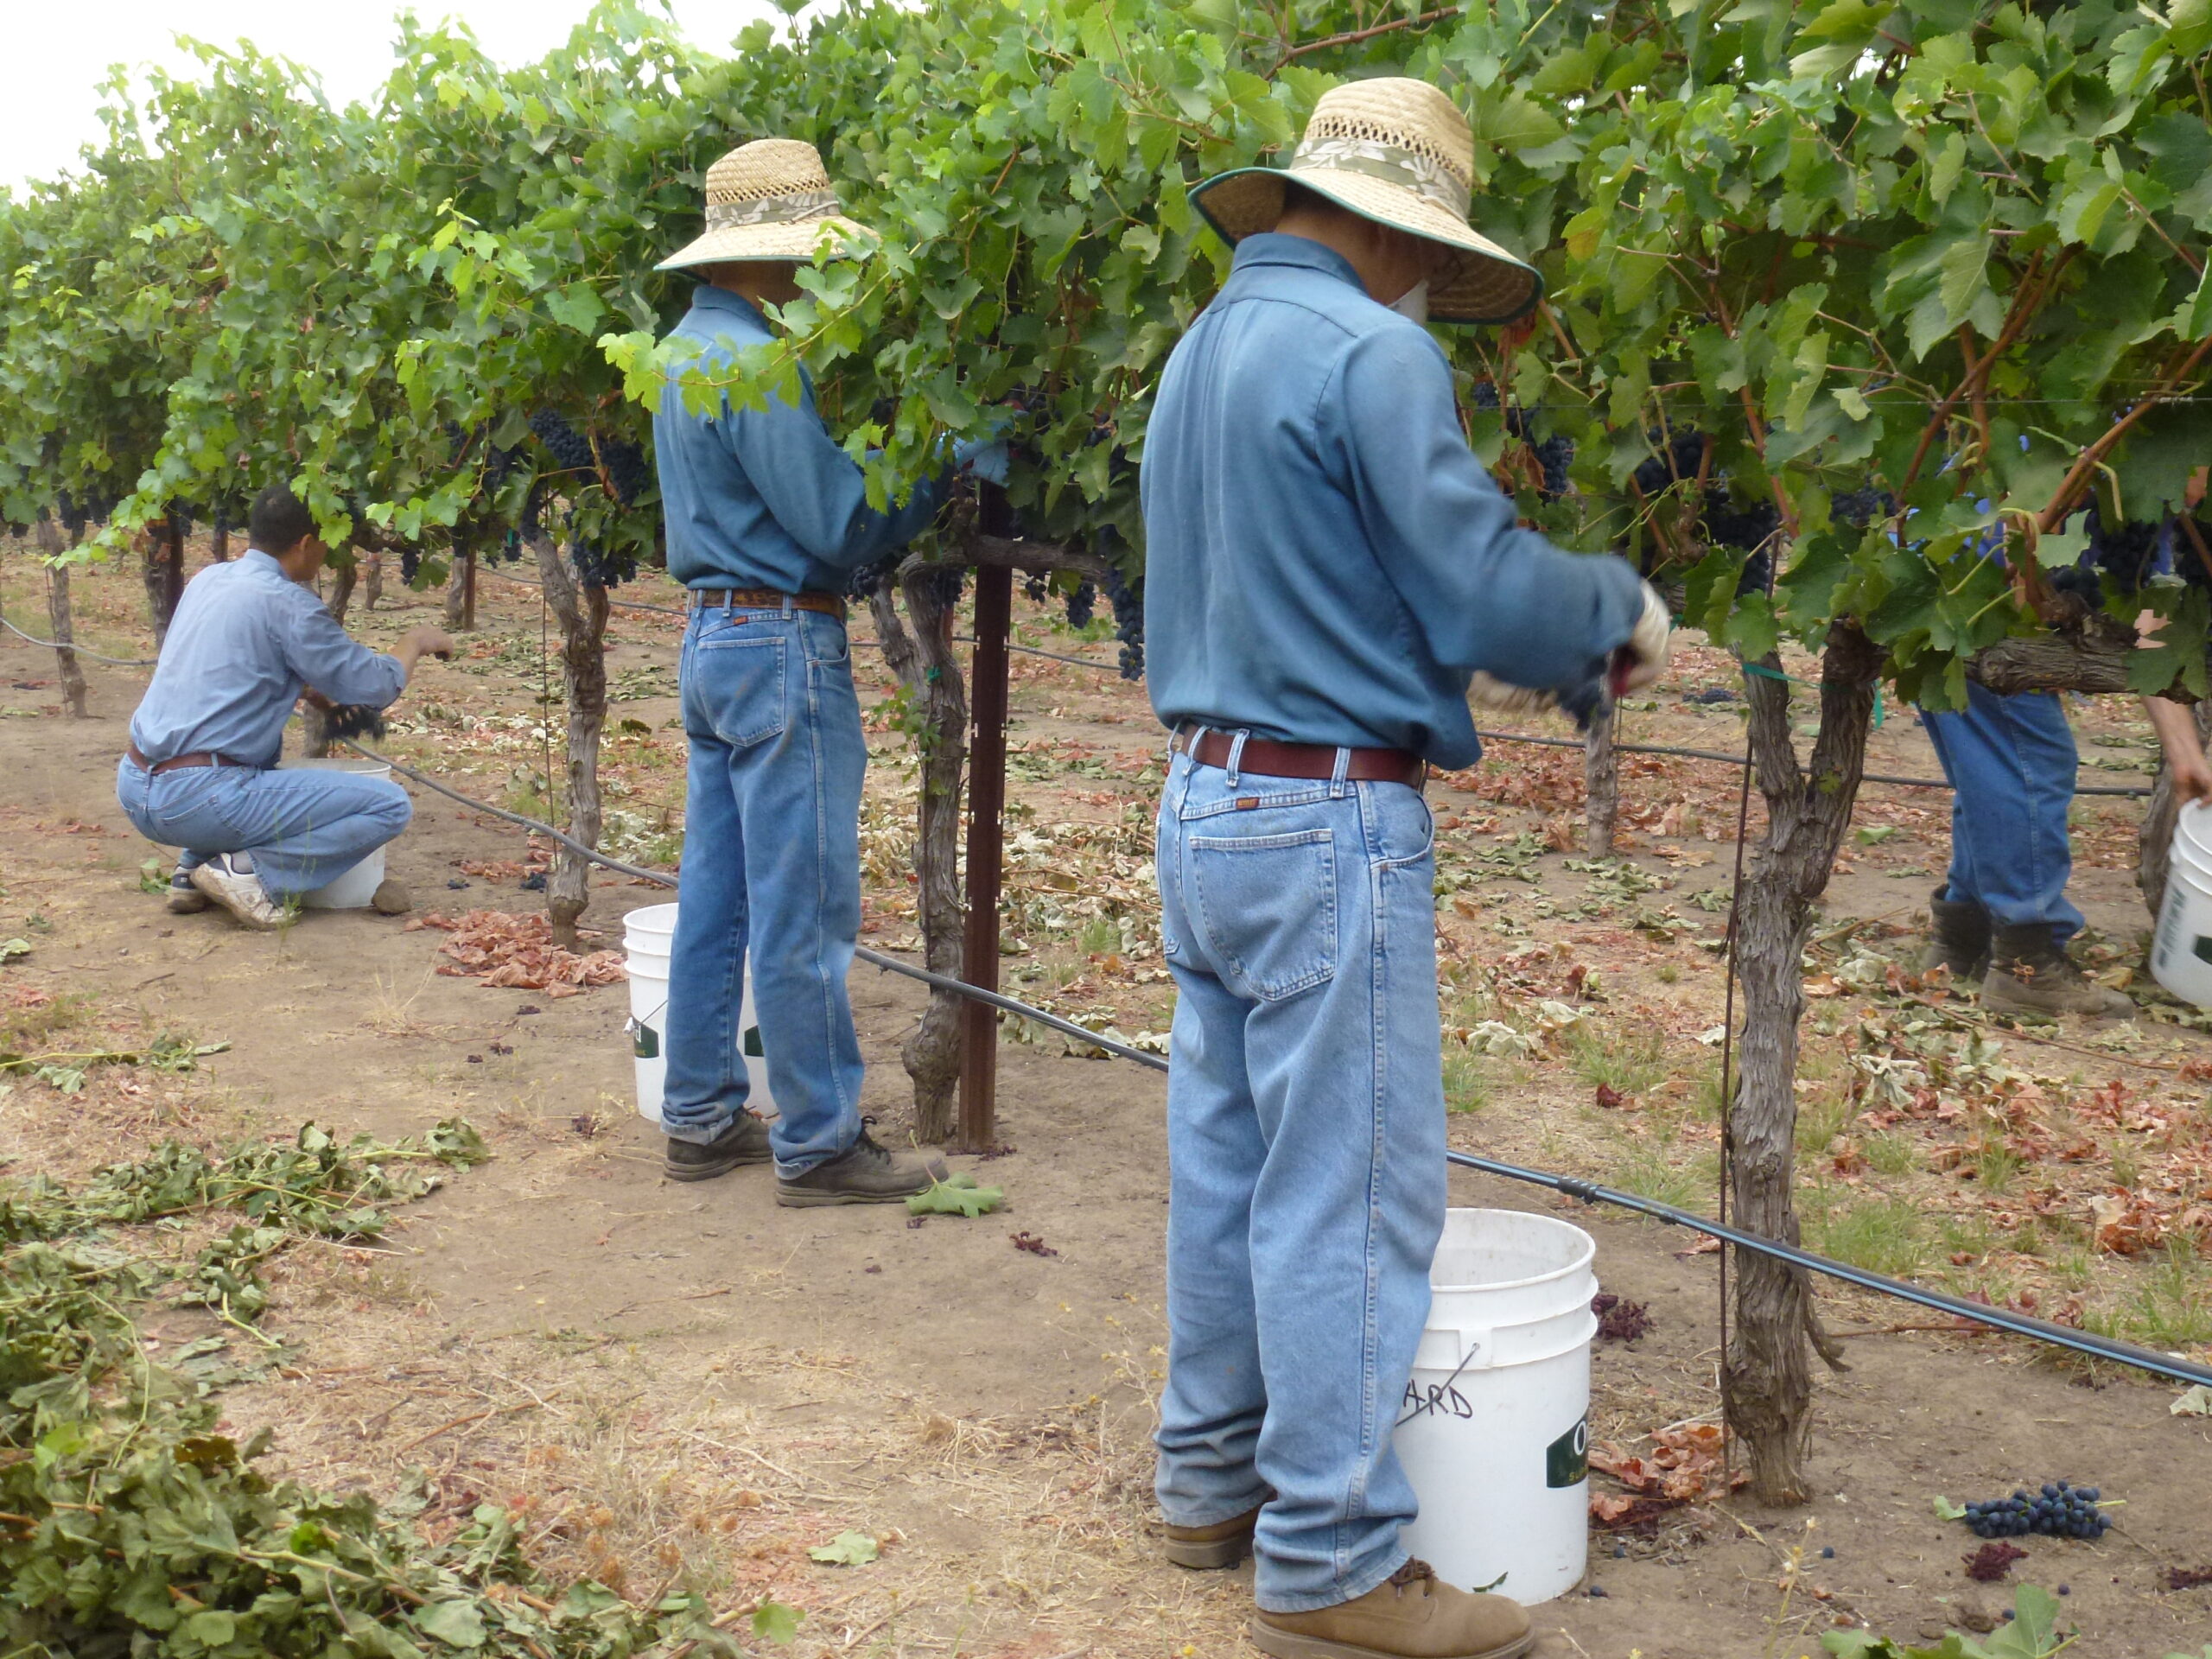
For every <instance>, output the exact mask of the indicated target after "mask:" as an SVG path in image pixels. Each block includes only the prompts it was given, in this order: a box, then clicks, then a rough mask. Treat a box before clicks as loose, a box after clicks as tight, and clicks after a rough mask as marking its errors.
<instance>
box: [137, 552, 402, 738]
mask: <svg viewBox="0 0 2212 1659" xmlns="http://www.w3.org/2000/svg"><path fill="white" fill-rule="evenodd" d="M307 686H312V687H313V688H314V689H315V690H317V691H320V692H321V693H322V694H323V696H327V697H328V698H329V699H330V700H331V701H332V702H358V703H365V704H367V705H368V706H369V707H371V708H372V709H381V708H383V707H384V706H385V704H386V703H388V702H392V701H394V700H395V699H396V698H397V696H399V694H400V693H401V692H402V691H403V690H405V689H406V687H407V671H406V670H405V669H404V668H402V667H401V666H400V665H399V659H398V658H397V657H387V656H385V655H384V654H382V653H381V652H373V651H371V650H370V649H369V648H368V647H367V646H366V645H362V644H360V643H359V641H357V640H355V639H351V638H349V637H348V636H347V634H346V630H345V629H343V628H341V627H340V626H338V624H337V623H336V622H335V621H334V620H332V618H331V614H330V613H329V612H328V611H326V610H324V609H323V608H322V601H321V600H319V599H317V598H316V597H315V594H314V592H313V591H312V590H311V589H309V588H303V587H302V586H301V585H300V584H299V583H298V582H294V581H293V580H292V579H291V578H290V577H289V576H288V575H285V574H284V568H283V566H282V565H280V564H278V563H277V561H276V560H275V559H273V558H271V557H270V556H269V555H268V554H266V553H264V552H262V551H261V550H259V549H258V548H254V549H250V550H247V552H246V554H245V556H244V557H243V558H240V559H238V560H235V561H233V562H232V563H228V564H213V565H210V566H208V567H207V569H205V570H202V571H201V572H200V574H199V575H196V576H194V578H193V579H192V580H191V581H190V582H187V583H186V584H185V588H184V597H183V598H181V599H180V600H179V601H177V607H176V615H175V617H174V618H172V619H171V620H170V622H169V632H168V638H167V639H164V640H163V641H162V656H161V661H160V662H159V663H158V664H156V666H155V669H154V680H153V683H152V684H150V685H149V686H148V687H147V688H146V695H145V696H144V697H143V698H141V699H140V700H139V703H138V712H137V714H135V715H132V716H131V717H130V741H132V742H133V743H135V744H137V746H138V753H141V754H143V755H144V756H145V757H146V759H147V760H152V761H162V760H175V758H176V757H177V756H178V755H180V754H196V753H200V752H202V751H205V750H213V752H215V753H219V754H226V755H228V756H230V757H231V758H232V760H243V761H245V762H246V763H247V764H248V765H249V766H275V765H276V764H277V753H278V752H279V751H280V750H281V749H282V748H283V742H284V722H285V721H286V720H288V719H289V718H290V716H291V713H292V705H293V704H294V703H295V702H297V701H298V700H299V696H300V691H301V690H302V687H307Z"/></svg>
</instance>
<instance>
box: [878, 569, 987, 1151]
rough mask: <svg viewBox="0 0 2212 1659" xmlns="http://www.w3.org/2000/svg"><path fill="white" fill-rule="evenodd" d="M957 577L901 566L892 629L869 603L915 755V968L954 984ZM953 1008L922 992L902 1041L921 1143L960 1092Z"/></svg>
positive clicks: (943, 1131) (886, 604) (957, 939)
mask: <svg viewBox="0 0 2212 1659" xmlns="http://www.w3.org/2000/svg"><path fill="white" fill-rule="evenodd" d="M960 574H961V573H960V567H959V566H957V565H945V564H931V563H926V562H925V561H923V560H921V559H918V558H916V559H909V560H907V561H906V563H904V564H903V565H901V566H900V567H899V575H898V577H897V586H898V589H899V593H900V594H903V595H904V597H905V599H906V614H907V615H908V616H909V617H911V618H912V620H913V624H914V626H913V627H912V630H911V631H910V630H908V629H907V628H906V626H903V625H902V624H901V623H900V621H899V613H898V608H897V606H896V604H895V602H894V601H893V597H892V587H893V584H892V583H891V582H885V583H883V584H882V586H880V587H879V588H877V589H876V590H875V593H874V596H873V597H872V598H871V600H870V601H869V604H870V606H871V607H872V609H873V610H874V613H875V626H876V631H877V633H878V634H879V636H880V638H881V639H882V641H883V656H884V660H885V661H886V662H887V664H889V665H890V667H891V670H892V671H893V673H895V674H896V675H898V677H899V683H900V684H901V685H903V686H905V687H906V692H907V695H908V696H910V697H912V699H913V704H914V710H915V713H916V715H918V725H919V727H920V732H921V735H920V739H919V741H920V744H921V751H922V790H921V823H920V826H919V829H918V832H917V834H916V836H915V841H914V874H915V879H916V882H917V884H918V888H919V892H918V906H917V907H918V912H919V915H918V919H919V921H920V924H921V931H922V961H923V963H924V965H925V966H926V967H927V968H928V969H930V971H931V973H938V974H945V975H949V976H952V977H955V978H957V977H958V976H959V973H960V956H961V943H962V932H963V927H964V925H965V924H966V920H967V914H968V912H967V906H966V905H965V904H964V903H963V901H962V897H961V891H960V779H961V772H962V771H963V768H964V767H965V766H966V765H967V760H968V687H967V682H966V680H965V679H964V678H963V677H962V675H961V672H960V658H959V657H958V655H957V653H956V652H954V650H953V645H952V618H953V613H954V611H955V610H956V609H957V606H958V602H959V601H958V595H959V585H958V584H959V580H960ZM960 1009H961V999H960V998H959V997H957V995H954V994H953V993H951V992H950V991H940V990H935V989H932V990H931V992H930V1003H929V1007H927V1008H926V1009H925V1010H924V1011H923V1014H922V1020H921V1023H920V1024H919V1025H918V1026H917V1027H915V1028H914V1030H913V1033H912V1035H911V1036H909V1037H908V1038H907V1039H906V1051H905V1054H904V1058H905V1060H906V1075H907V1076H909V1077H912V1078H913V1080H914V1135H915V1138H916V1139H917V1140H919V1141H943V1140H945V1139H946V1138H947V1137H949V1136H950V1135H951V1134H952V1132H953V1127H954V1121H955V1112H956V1109H957V1103H958V1098H959V1088H960Z"/></svg>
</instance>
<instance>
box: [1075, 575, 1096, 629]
mask: <svg viewBox="0 0 2212 1659" xmlns="http://www.w3.org/2000/svg"><path fill="white" fill-rule="evenodd" d="M1097 603H1098V589H1097V588H1095V587H1093V586H1092V585H1091V584H1090V582H1077V583H1076V585H1075V587H1074V588H1073V590H1072V591H1071V592H1070V593H1069V594H1068V626H1070V627H1071V628H1075V629H1077V630H1078V631H1080V630H1082V629H1084V628H1087V627H1089V626H1090V615H1091V612H1092V610H1093V609H1094V608H1095V607H1096V605H1097Z"/></svg>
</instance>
